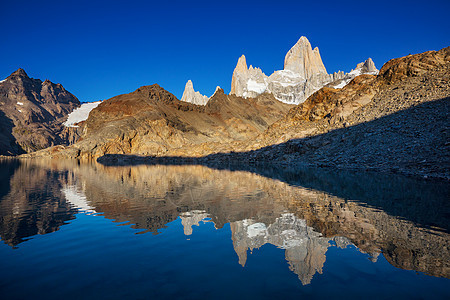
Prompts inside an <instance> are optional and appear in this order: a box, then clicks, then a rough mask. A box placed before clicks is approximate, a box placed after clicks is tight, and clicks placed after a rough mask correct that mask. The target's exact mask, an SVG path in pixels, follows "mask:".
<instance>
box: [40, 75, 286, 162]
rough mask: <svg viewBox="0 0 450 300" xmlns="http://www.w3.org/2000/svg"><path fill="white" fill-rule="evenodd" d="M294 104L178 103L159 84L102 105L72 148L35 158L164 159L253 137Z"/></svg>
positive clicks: (226, 98)
mask: <svg viewBox="0 0 450 300" xmlns="http://www.w3.org/2000/svg"><path fill="white" fill-rule="evenodd" d="M290 108H292V105H288V104H284V103H281V102H279V101H277V100H276V99H275V98H274V97H273V96H272V95H267V94H264V95H260V96H259V97H257V98H254V99H243V98H241V97H237V96H233V95H225V94H224V93H223V90H221V89H220V90H218V91H217V92H216V93H215V94H214V96H213V97H212V98H211V99H210V100H209V102H208V104H207V105H206V106H200V105H195V104H192V103H187V102H182V101H179V100H178V99H177V98H176V97H175V96H174V95H172V94H171V93H169V92H167V91H166V90H164V89H163V88H161V87H160V86H158V85H157V84H154V85H151V86H143V87H141V88H139V89H137V90H136V91H134V92H132V93H130V94H125V95H120V96H116V97H113V98H111V99H109V100H106V101H103V102H102V103H101V104H100V105H99V106H98V107H97V108H95V109H94V110H92V111H91V113H90V115H89V118H88V119H87V121H86V122H85V124H84V126H85V127H84V128H85V129H84V130H85V135H84V136H83V137H82V138H81V140H80V141H79V142H78V143H77V144H75V145H73V146H70V147H67V148H66V147H54V148H51V149H48V150H45V151H42V152H39V153H35V154H34V155H33V156H47V155H51V156H59V157H70V158H97V157H100V156H103V155H105V154H130V153H132V154H139V155H159V156H163V155H166V154H167V153H168V152H169V151H173V149H182V148H185V147H186V148H189V147H192V146H195V145H199V144H207V145H211V144H225V145H228V144H229V143H231V142H235V141H244V140H247V139H251V138H255V137H256V136H257V135H259V134H261V133H262V132H263V131H264V130H265V129H267V127H268V126H269V125H270V124H272V123H273V122H275V121H276V120H278V119H279V118H281V117H282V116H283V115H284V114H286V112H287V111H288V110H289V109H290Z"/></svg>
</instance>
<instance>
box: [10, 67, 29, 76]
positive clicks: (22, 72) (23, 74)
mask: <svg viewBox="0 0 450 300" xmlns="http://www.w3.org/2000/svg"><path fill="white" fill-rule="evenodd" d="M16 76H18V77H26V78H29V77H28V74H27V73H26V72H25V70H24V69H22V68H19V69H17V71H14V72H13V73H11V75H9V77H16Z"/></svg>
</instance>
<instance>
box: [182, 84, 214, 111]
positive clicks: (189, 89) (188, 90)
mask: <svg viewBox="0 0 450 300" xmlns="http://www.w3.org/2000/svg"><path fill="white" fill-rule="evenodd" d="M208 100H209V97H208V96H204V95H202V94H200V92H196V91H195V90H194V84H193V83H192V81H191V80H188V81H187V82H186V86H185V88H184V92H183V96H182V97H181V101H184V102H189V103H192V104H197V105H206V103H208Z"/></svg>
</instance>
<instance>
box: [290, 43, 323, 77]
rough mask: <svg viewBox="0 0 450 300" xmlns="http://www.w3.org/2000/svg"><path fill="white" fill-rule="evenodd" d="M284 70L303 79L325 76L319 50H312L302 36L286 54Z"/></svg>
mask: <svg viewBox="0 0 450 300" xmlns="http://www.w3.org/2000/svg"><path fill="white" fill-rule="evenodd" d="M284 69H285V70H290V71H292V72H294V73H298V74H300V76H302V77H303V78H304V79H308V78H311V77H312V76H314V75H318V74H327V69H326V68H325V66H324V64H323V62H322V58H321V57H320V53H319V48H317V47H316V48H314V50H313V49H312V47H311V44H310V42H309V41H308V39H307V38H306V37H304V36H302V37H301V38H300V39H299V40H298V41H297V43H296V44H295V45H294V46H293V47H292V48H291V49H290V50H289V51H288V53H287V54H286V57H285V59H284Z"/></svg>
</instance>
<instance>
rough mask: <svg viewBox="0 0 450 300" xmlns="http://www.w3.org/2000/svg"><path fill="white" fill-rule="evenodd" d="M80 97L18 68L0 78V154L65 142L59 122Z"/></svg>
mask: <svg viewBox="0 0 450 300" xmlns="http://www.w3.org/2000/svg"><path fill="white" fill-rule="evenodd" d="M78 106H80V101H78V99H77V98H76V97H75V96H74V95H72V94H71V93H69V92H68V91H67V90H66V89H64V87H63V86H62V85H61V84H59V83H58V84H54V83H52V82H51V81H50V80H45V81H42V80H40V79H33V78H30V77H28V75H27V73H26V72H25V70H23V69H18V70H17V71H15V72H13V73H12V74H11V75H10V76H8V77H7V78H6V79H5V80H2V81H0V154H1V155H17V154H21V153H24V152H32V151H36V150H39V149H43V148H47V147H49V146H52V145H55V144H67V143H68V140H67V139H68V138H69V137H68V136H67V134H68V133H67V132H65V129H64V126H63V125H62V123H63V122H64V121H65V119H66V118H67V115H68V114H69V113H70V112H72V111H73V110H74V109H75V108H76V107H78Z"/></svg>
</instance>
